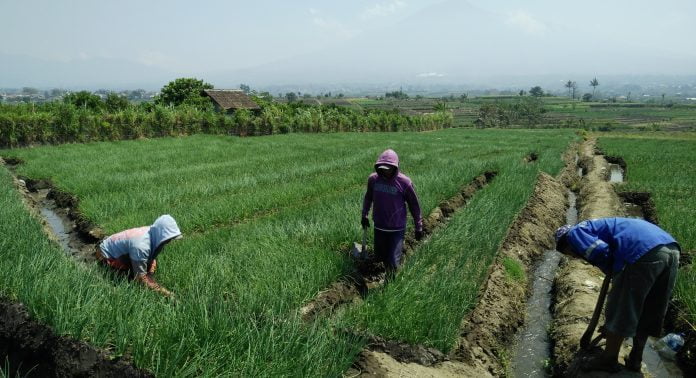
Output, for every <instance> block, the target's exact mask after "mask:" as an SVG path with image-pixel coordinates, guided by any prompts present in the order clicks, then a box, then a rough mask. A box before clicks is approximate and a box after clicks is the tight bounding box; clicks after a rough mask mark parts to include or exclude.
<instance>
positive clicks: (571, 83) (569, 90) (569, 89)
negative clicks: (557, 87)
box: [563, 80, 573, 97]
mask: <svg viewBox="0 0 696 378" xmlns="http://www.w3.org/2000/svg"><path fill="white" fill-rule="evenodd" d="M563 86H564V87H566V88H568V97H570V93H571V91H572V90H573V81H572V80H568V82H567V83H565V84H563Z"/></svg>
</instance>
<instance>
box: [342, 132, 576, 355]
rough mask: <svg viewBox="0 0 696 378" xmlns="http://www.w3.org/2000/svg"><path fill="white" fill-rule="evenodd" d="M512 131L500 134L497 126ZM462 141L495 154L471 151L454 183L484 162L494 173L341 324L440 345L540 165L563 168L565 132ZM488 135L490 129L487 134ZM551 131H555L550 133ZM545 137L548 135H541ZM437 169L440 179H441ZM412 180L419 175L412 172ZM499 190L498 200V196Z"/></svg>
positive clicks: (464, 310)
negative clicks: (527, 159)
mask: <svg viewBox="0 0 696 378" xmlns="http://www.w3.org/2000/svg"><path fill="white" fill-rule="evenodd" d="M504 132H505V133H511V134H510V135H507V136H506V137H503V135H505V134H502V133H504ZM468 135H471V136H473V140H467V141H466V142H463V141H462V147H463V148H464V149H466V150H467V151H469V153H470V154H471V156H472V157H474V156H477V154H481V153H483V151H484V150H487V151H491V150H490V149H489V148H490V147H482V146H485V145H489V146H493V145H494V146H496V147H495V156H490V157H487V158H485V159H476V158H475V159H472V160H471V161H470V163H469V164H468V165H467V166H465V167H463V169H462V170H461V171H458V172H460V176H459V177H460V185H462V186H463V185H464V184H465V183H467V182H468V181H469V180H471V179H472V178H473V177H474V176H476V175H478V174H480V173H481V172H483V171H486V170H497V171H498V175H497V176H496V177H495V179H494V180H493V182H492V183H490V184H488V186H486V187H485V188H483V189H482V190H481V191H479V192H477V193H476V194H475V195H474V197H473V198H472V199H471V200H470V201H469V202H468V203H467V204H466V206H465V207H464V208H463V209H460V210H459V211H457V212H456V213H455V214H454V215H453V216H452V218H450V220H449V221H448V223H447V224H446V226H445V227H444V228H442V229H440V230H438V231H437V233H435V234H434V235H433V236H431V237H430V238H429V239H428V240H427V241H426V242H425V243H424V244H423V245H421V246H419V248H418V249H417V250H415V251H414V253H413V255H412V256H410V257H409V258H408V260H407V261H406V263H405V265H404V266H403V268H402V270H401V271H400V272H399V273H398V274H397V275H396V277H395V278H394V280H393V281H392V282H390V283H389V284H388V285H386V286H385V287H384V288H382V289H381V290H378V291H375V292H374V293H371V294H370V295H368V297H367V298H365V301H364V303H363V304H362V305H361V306H356V307H355V308H353V309H351V310H350V311H349V312H348V313H347V314H346V318H345V319H344V322H345V323H346V324H345V325H344V326H345V327H355V328H358V329H359V330H361V331H366V332H367V333H369V334H375V335H379V336H381V337H384V338H386V339H389V340H399V341H405V342H408V343H412V344H424V345H427V346H432V347H435V348H438V349H440V350H442V351H444V352H448V351H449V350H451V349H452V348H453V347H454V346H455V343H456V340H457V338H458V336H459V331H460V325H461V321H462V319H463V318H464V317H465V316H466V315H467V314H468V313H469V312H470V311H471V310H472V309H473V308H474V306H475V305H476V302H477V299H478V298H477V296H478V294H479V290H480V287H481V285H483V283H484V282H485V280H486V278H487V277H486V276H487V273H488V270H489V267H490V264H491V263H492V262H493V261H494V260H495V258H496V254H497V252H498V250H499V248H500V246H501V243H502V240H503V238H504V236H505V233H506V232H507V229H508V228H509V226H510V225H511V224H512V222H513V221H514V219H515V216H516V215H517V214H518V213H519V211H520V210H521V209H522V207H523V206H524V204H525V203H526V202H527V200H528V198H529V196H530V195H531V193H532V191H533V188H534V184H535V183H536V177H537V174H538V172H539V170H544V171H547V172H549V173H551V174H556V173H558V172H559V171H560V169H561V168H562V162H561V160H560V159H559V156H561V154H562V153H563V151H564V150H565V149H566V147H567V145H568V143H569V142H570V140H572V139H573V137H572V133H570V132H563V133H557V134H554V133H549V134H546V132H544V133H537V132H531V131H524V132H519V131H512V130H506V131H501V134H499V135H500V136H501V139H500V140H495V139H489V140H482V139H478V138H476V135H478V134H475V133H472V134H468ZM491 135H493V134H491ZM552 135H554V137H551V136H552ZM547 137H551V138H549V139H547ZM530 145H533V147H532V148H533V149H534V150H536V151H542V152H541V153H540V156H539V159H538V165H536V164H535V165H533V166H530V165H529V164H526V163H524V162H523V161H522V157H523V156H524V155H526V153H527V152H528V151H529V150H528V149H527V147H530ZM449 172H454V170H447V172H443V176H442V178H441V179H440V180H439V181H440V182H443V181H446V180H448V179H447V178H446V177H447V175H449V174H450V173H449ZM414 182H415V183H416V184H417V185H422V181H419V180H414ZM501 198H504V199H505V200H504V201H501V200H500V199H501ZM508 266H509V269H508V272H509V273H511V274H512V275H513V277H514V278H515V279H523V277H524V272H523V271H522V269H521V267H520V266H519V264H511V263H506V268H508Z"/></svg>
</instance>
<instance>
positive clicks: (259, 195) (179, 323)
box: [0, 130, 573, 376]
mask: <svg viewBox="0 0 696 378" xmlns="http://www.w3.org/2000/svg"><path fill="white" fill-rule="evenodd" d="M572 138H573V134H572V133H571V132H565V131H562V132H559V131H502V130H487V131H474V130H468V131H467V130H444V131H438V132H432V133H390V134H381V133H374V134H327V135H279V136H270V137H259V138H231V137H219V136H209V135H197V136H191V137H184V138H163V139H156V140H138V141H122V142H103V143H90V144H71V145H60V146H52V147H50V146H45V147H37V148H30V149H17V150H3V151H0V155H2V156H4V157H7V156H13V157H19V158H21V159H23V160H24V161H25V164H22V165H20V166H18V173H19V174H21V175H25V176H28V177H31V178H46V179H50V180H51V181H52V182H53V183H54V184H55V185H57V186H58V187H59V188H60V189H62V190H65V191H67V192H70V193H73V194H75V195H77V197H78V198H80V201H81V202H80V209H81V211H82V212H83V213H85V215H87V216H88V217H89V218H90V219H91V220H93V221H94V222H95V223H96V224H98V225H100V226H101V227H103V228H104V230H105V231H106V232H107V233H112V232H117V231H120V230H121V229H124V228H129V227H134V226H139V225H144V224H150V223H152V221H153V220H154V219H155V218H156V217H157V216H158V215H160V214H163V213H169V214H172V215H173V216H174V217H175V218H176V219H177V221H178V222H179V224H180V226H181V228H182V230H183V232H184V235H185V238H184V239H183V240H181V241H178V242H176V243H172V244H171V245H169V246H167V248H166V250H165V251H164V253H162V255H160V259H159V260H160V264H159V269H158V273H157V275H158V280H159V281H160V282H162V283H163V284H164V285H165V286H167V287H168V288H171V289H173V290H174V292H175V293H176V294H177V298H178V301H177V303H176V304H172V303H170V302H168V301H167V300H165V299H163V298H160V297H159V296H157V295H156V294H154V293H152V292H149V291H147V290H144V289H140V288H137V287H134V286H133V284H131V283H130V282H127V281H122V280H114V279H113V278H112V277H110V276H109V275H108V274H106V273H105V272H104V271H103V270H102V269H98V268H97V267H94V266H91V265H84V264H82V263H78V262H76V261H74V260H72V259H71V258H69V257H67V256H65V254H64V253H63V252H62V251H61V250H60V249H59V248H58V247H57V246H56V245H54V244H52V243H50V242H49V241H48V240H47V239H46V237H45V236H44V235H43V233H42V230H41V228H40V226H39V224H38V222H37V221H36V220H35V219H34V218H32V217H31V216H29V215H28V214H27V213H26V211H25V210H24V209H23V206H22V204H21V201H20V199H19V195H18V194H17V193H16V191H15V190H14V188H13V187H12V184H11V179H10V176H9V174H8V172H7V171H6V170H5V169H0V217H1V218H2V219H4V220H6V221H3V222H2V223H1V224H0V257H2V258H3V264H2V265H1V266H0V278H1V280H2V281H1V282H2V286H0V294H2V295H5V296H9V297H11V298H12V299H14V300H18V301H21V302H23V303H25V304H26V305H27V306H28V308H29V309H30V312H31V314H32V315H33V316H34V317H35V318H37V319H39V320H40V321H42V322H44V323H46V324H48V325H51V326H52V327H54V329H55V330H56V331H57V332H58V333H60V334H65V335H71V336H74V337H78V338H81V339H84V340H87V341H89V342H91V343H93V344H94V345H96V346H99V347H102V348H107V349H108V350H109V351H110V352H111V353H113V354H114V355H120V354H125V353H129V354H131V355H132V356H133V358H134V361H135V363H136V365H137V366H140V367H143V368H146V369H149V370H151V371H153V372H154V373H155V374H156V375H160V376H201V375H204V376H216V375H243V376H279V375H293V376H294V375H301V376H336V375H340V374H341V373H342V372H343V371H345V369H346V368H347V367H349V366H350V364H351V363H352V361H353V360H354V358H355V356H356V355H357V353H358V352H359V350H360V349H361V348H362V346H363V341H362V340H361V339H358V338H356V337H353V336H350V335H346V334H342V333H336V332H334V327H333V324H334V320H333V319H319V320H318V321H317V322H315V323H312V324H309V325H307V324H304V323H303V322H302V321H301V319H300V318H299V316H298V314H297V312H298V309H299V308H300V307H301V305H302V304H304V303H306V302H307V301H308V300H309V299H310V298H312V297H313V296H314V295H315V294H316V293H317V292H318V291H320V290H321V289H323V288H325V287H326V286H328V284H329V283H331V282H333V281H335V280H336V279H338V278H339V277H340V276H341V275H342V274H344V273H345V272H347V271H348V270H350V269H351V262H350V260H349V259H348V258H347V257H346V256H343V255H340V254H338V253H336V252H337V251H339V250H341V249H345V248H347V246H348V245H349V244H350V243H351V242H352V241H354V240H358V239H359V237H360V228H359V218H360V208H361V199H362V195H363V192H364V185H365V182H366V178H367V175H368V174H369V173H370V172H371V171H372V169H373V168H372V167H373V164H374V161H375V159H376V157H377V155H378V154H379V153H380V152H381V151H382V150H384V149H386V148H394V149H395V150H396V151H397V152H399V153H400V157H401V160H402V167H403V170H404V171H405V172H406V173H407V174H408V175H409V176H411V178H412V179H413V180H414V182H415V185H416V190H417V192H418V194H419V196H420V199H421V205H422V208H423V210H424V213H425V214H427V213H428V212H429V211H430V210H431V209H433V208H434V207H435V206H436V205H437V204H438V203H439V202H440V201H442V200H443V199H446V198H449V197H451V196H452V195H453V194H454V193H456V192H457V190H458V189H459V188H460V187H461V186H463V185H464V184H466V183H468V182H469V181H470V180H471V179H472V178H473V177H475V176H476V175H478V174H480V173H482V172H483V171H485V170H491V169H493V170H497V171H498V172H499V175H498V177H497V178H496V179H495V180H496V181H495V182H494V184H492V185H490V187H489V188H486V189H484V191H483V192H481V193H480V195H477V196H476V197H475V199H474V200H473V201H472V202H471V204H470V206H469V207H467V210H466V211H465V212H461V213H460V214H458V215H457V216H456V219H458V221H456V222H455V221H453V222H452V224H451V226H448V227H447V229H445V230H443V232H442V235H436V236H434V237H433V238H432V240H431V241H430V242H428V243H427V244H426V246H424V247H423V248H422V251H420V252H419V253H418V256H419V257H418V258H417V259H413V261H412V262H409V264H408V266H407V269H405V270H404V272H403V274H400V275H398V276H397V280H396V281H395V282H394V284H393V285H388V286H387V288H385V292H386V291H387V290H392V291H393V293H394V296H395V297H396V298H398V297H399V296H400V295H401V293H402V292H408V290H405V286H408V285H416V286H417V287H418V288H419V289H418V290H419V291H418V292H419V293H421V294H424V293H428V292H429V291H430V289H431V288H429V287H428V285H429V283H430V282H435V281H437V280H436V279H435V278H436V277H443V276H453V277H454V275H453V273H458V274H459V277H460V280H461V281H462V283H461V284H458V285H459V286H451V285H449V284H444V285H443V286H440V289H438V290H440V292H439V293H437V294H438V296H436V297H434V298H438V299H437V300H438V301H443V300H444V301H448V302H451V301H452V297H451V296H449V295H447V294H455V295H457V296H459V297H460V298H461V303H462V306H463V308H465V309H467V308H470V307H471V305H472V303H473V302H472V299H471V295H470V294H467V293H466V292H462V293H459V289H458V288H459V287H461V286H470V287H471V289H470V290H469V291H470V292H475V290H476V289H475V288H476V287H477V285H480V283H481V282H482V280H483V278H484V275H485V271H486V269H487V264H490V261H491V259H492V257H493V256H494V254H495V251H496V250H497V247H498V244H499V243H500V239H501V238H502V234H503V233H504V231H505V229H506V227H507V225H508V224H509V223H510V221H511V219H512V218H513V217H514V215H515V213H516V212H517V211H518V210H519V209H520V207H521V205H522V204H523V203H524V202H525V201H526V199H527V197H528V195H529V193H530V191H531V188H532V186H533V183H534V178H535V176H536V173H537V172H538V171H539V170H542V169H544V170H546V169H550V170H551V171H552V170H553V169H558V168H560V166H561V162H560V154H561V151H562V150H563V149H564V147H565V145H567V142H568V141H569V140H571V139H572ZM529 151H537V152H539V153H540V158H539V160H538V161H537V162H535V163H530V164H527V163H524V162H523V158H524V156H525V155H526V154H528V153H529ZM486 193H490V194H486ZM501 198H505V201H501V200H500V199H501ZM508 202H509V205H508V204H507V203H508ZM501 209H502V210H501ZM499 210H500V211H502V213H501V217H492V216H491V214H493V213H492V212H493V211H499ZM501 219H503V220H501ZM482 227H483V230H485V229H486V228H487V227H489V228H490V231H485V232H481V230H482ZM19 235H21V237H18V236H19ZM462 245H466V246H467V248H466V249H463V248H461V247H462ZM463 250H467V251H468V250H471V251H483V252H481V253H482V255H481V256H485V257H484V258H480V259H471V258H470V257H468V256H467V255H466V254H462V253H461V252H462V251H463ZM420 256H423V257H422V258H421V257H420ZM423 269H425V270H432V269H436V270H441V273H442V274H440V275H430V276H427V275H422V274H420V272H422V271H423ZM460 269H461V270H460ZM467 269H468V270H467ZM409 272H410V273H409ZM467 272H470V275H469V273H467ZM379 295H380V294H379V293H377V294H376V295H374V296H373V297H374V298H378V297H379ZM372 301H375V299H369V300H368V301H367V303H366V306H368V307H369V306H370V303H373V302H372ZM442 310H443V311H445V310H447V308H446V307H445V308H442ZM414 311H415V310H414ZM462 314H463V312H462V311H460V312H448V313H447V315H446V317H447V319H442V318H437V319H436V320H438V321H442V322H443V323H442V328H443V329H444V328H447V327H449V323H454V322H455V321H456V322H458V321H459V320H461V316H462ZM391 315H392V316H394V315H398V314H395V313H394V312H393V311H392V312H391ZM408 316H410V315H408V314H404V315H403V319H400V321H401V320H403V321H404V324H408V323H409V320H408ZM417 316H420V315H417ZM457 317H459V318H458V319H457ZM445 320H447V324H445V322H444V321H445ZM434 327H435V328H438V327H440V325H437V324H435V325H434ZM443 334H447V335H449V334H451V329H447V330H446V331H444V330H443ZM433 339H437V342H442V340H446V338H445V337H440V336H435V335H434V336H433ZM270 361H272V363H269V362H270Z"/></svg>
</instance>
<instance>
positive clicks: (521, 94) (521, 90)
mask: <svg viewBox="0 0 696 378" xmlns="http://www.w3.org/2000/svg"><path fill="white" fill-rule="evenodd" d="M517 94H518V95H520V96H524V95H525V94H527V93H526V92H525V91H524V89H520V91H519V92H518V93H517Z"/></svg>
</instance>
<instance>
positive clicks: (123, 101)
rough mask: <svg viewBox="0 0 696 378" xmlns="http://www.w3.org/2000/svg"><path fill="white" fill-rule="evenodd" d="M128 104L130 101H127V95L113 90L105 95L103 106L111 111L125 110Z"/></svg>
mask: <svg viewBox="0 0 696 378" xmlns="http://www.w3.org/2000/svg"><path fill="white" fill-rule="evenodd" d="M129 105H130V102H129V101H128V97H126V96H121V95H119V94H116V93H113V92H111V93H109V94H108V95H106V99H105V100H104V107H105V108H106V110H107V111H108V112H112V113H115V112H119V111H122V110H126V109H127V108H128V106H129Z"/></svg>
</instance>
